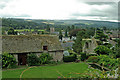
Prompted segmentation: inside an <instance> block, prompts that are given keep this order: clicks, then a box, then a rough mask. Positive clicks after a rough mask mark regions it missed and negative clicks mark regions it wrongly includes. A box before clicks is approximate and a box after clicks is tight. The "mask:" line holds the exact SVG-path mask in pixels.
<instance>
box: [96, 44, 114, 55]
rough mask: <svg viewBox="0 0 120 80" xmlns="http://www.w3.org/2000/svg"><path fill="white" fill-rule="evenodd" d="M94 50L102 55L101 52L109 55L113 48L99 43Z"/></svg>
mask: <svg viewBox="0 0 120 80" xmlns="http://www.w3.org/2000/svg"><path fill="white" fill-rule="evenodd" d="M94 51H95V52H96V53H97V54H98V55H100V54H105V55H109V54H110V53H112V50H111V49H109V48H108V47H105V46H104V45H99V46H97V47H96V48H95V49H94Z"/></svg>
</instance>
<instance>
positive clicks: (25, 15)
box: [0, 14, 30, 18]
mask: <svg viewBox="0 0 120 80" xmlns="http://www.w3.org/2000/svg"><path fill="white" fill-rule="evenodd" d="M0 17H8V18H11V17H12V18H13V17H14V18H17V17H30V15H27V14H21V15H17V16H14V15H11V14H0Z"/></svg>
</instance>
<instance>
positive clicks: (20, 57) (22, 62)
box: [18, 53, 27, 65]
mask: <svg viewBox="0 0 120 80" xmlns="http://www.w3.org/2000/svg"><path fill="white" fill-rule="evenodd" d="M26 63H27V54H21V53H19V54H18V65H26Z"/></svg>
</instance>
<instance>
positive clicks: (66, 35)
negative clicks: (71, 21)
mask: <svg viewBox="0 0 120 80" xmlns="http://www.w3.org/2000/svg"><path fill="white" fill-rule="evenodd" d="M65 37H68V33H67V29H66V30H65Z"/></svg>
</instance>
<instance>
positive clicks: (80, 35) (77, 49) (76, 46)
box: [73, 31, 85, 54]
mask: <svg viewBox="0 0 120 80" xmlns="http://www.w3.org/2000/svg"><path fill="white" fill-rule="evenodd" d="M84 34H85V32H84V31H79V32H78V33H77V37H76V40H75V43H74V44H73V50H74V51H75V52H76V53H78V54H80V52H82V47H83V46H82V39H83V38H84Z"/></svg>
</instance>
